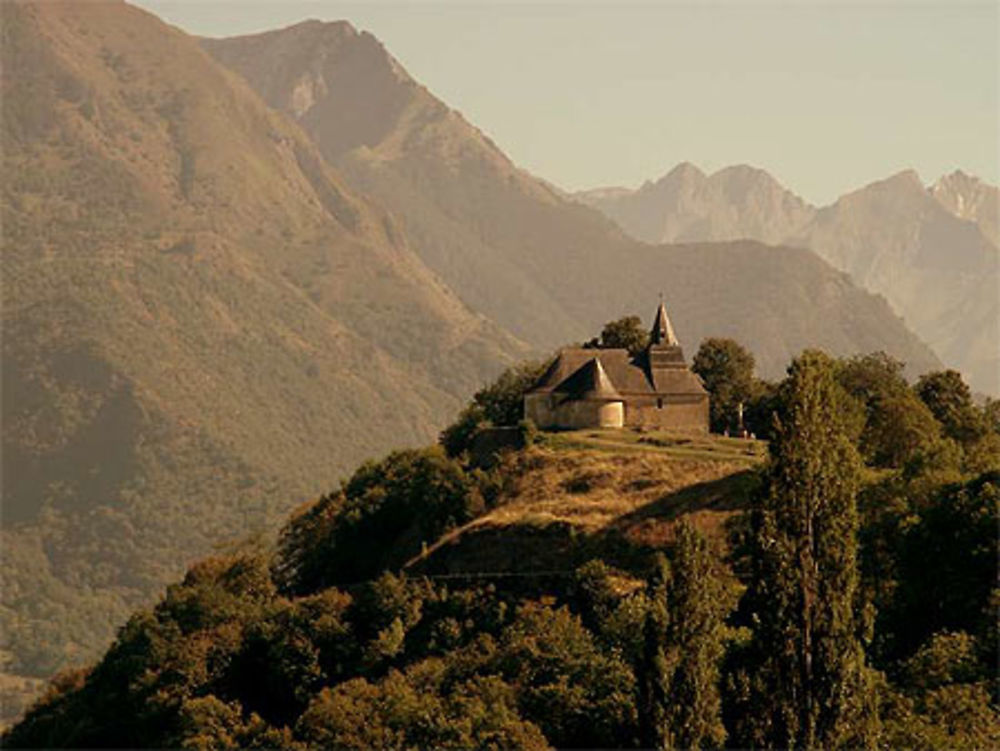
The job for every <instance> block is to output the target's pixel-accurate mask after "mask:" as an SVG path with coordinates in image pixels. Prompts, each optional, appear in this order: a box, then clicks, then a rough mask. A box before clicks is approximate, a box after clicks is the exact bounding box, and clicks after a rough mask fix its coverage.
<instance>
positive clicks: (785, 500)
mask: <svg viewBox="0 0 1000 751" xmlns="http://www.w3.org/2000/svg"><path fill="white" fill-rule="evenodd" d="M835 373H836V368H835V364H834V362H833V361H832V360H831V359H830V358H829V357H827V356H826V355H824V354H823V353H820V352H805V353H803V354H802V355H801V356H800V357H799V358H797V359H796V360H795V361H794V362H793V363H792V365H791V367H790V368H789V375H788V378H787V379H786V380H785V382H784V383H783V384H782V386H781V393H780V403H781V412H780V415H779V420H778V423H777V425H776V428H775V432H774V435H773V437H772V440H771V461H770V465H769V468H768V471H767V482H766V483H765V486H764V489H763V491H762V492H761V493H760V494H758V496H757V497H756V498H755V499H754V505H753V510H752V520H751V524H752V540H751V557H752V575H751V581H750V585H749V589H748V594H747V598H748V599H747V602H748V604H749V606H750V611H751V613H752V623H753V628H754V634H753V642H752V648H751V655H752V657H751V659H752V668H751V694H752V700H751V704H750V713H751V716H749V717H748V718H747V719H748V728H747V729H748V730H749V732H746V733H745V734H746V735H747V736H748V737H746V738H743V739H741V741H743V742H745V743H747V744H748V745H758V744H763V745H767V746H777V747H783V748H805V749H812V748H837V747H843V746H845V745H854V746H869V745H871V743H872V737H871V731H870V725H869V719H870V715H869V714H868V713H867V711H866V710H869V709H870V707H871V704H872V701H873V700H872V692H871V688H870V681H869V674H868V671H867V668H866V666H865V658H864V650H863V647H862V642H861V639H860V635H861V634H862V632H863V627H862V623H861V622H860V621H861V619H860V618H859V616H858V614H857V594H858V591H857V590H858V565H857V557H858V550H857V533H858V512H857V505H856V495H857V492H858V488H859V485H860V473H861V460H860V457H859V455H858V452H857V450H856V449H855V447H854V445H853V443H852V441H851V438H850V436H849V426H848V425H847V424H846V423H845V411H846V410H845V404H846V402H847V399H848V397H847V396H846V395H845V393H844V391H843V389H841V387H840V386H839V385H838V384H837V382H836V380H835Z"/></svg>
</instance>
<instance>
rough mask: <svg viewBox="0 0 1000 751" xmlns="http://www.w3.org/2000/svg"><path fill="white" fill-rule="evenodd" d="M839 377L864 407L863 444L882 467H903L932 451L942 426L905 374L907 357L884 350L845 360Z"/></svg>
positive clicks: (871, 460)
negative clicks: (903, 359) (896, 357)
mask: <svg viewBox="0 0 1000 751" xmlns="http://www.w3.org/2000/svg"><path fill="white" fill-rule="evenodd" d="M837 381H838V382H839V383H840V385H841V386H843V387H844V390H845V391H847V393H848V394H850V395H851V396H852V397H854V399H855V400H857V402H858V403H859V404H860V405H862V406H863V408H864V426H863V428H862V430H861V439H860V449H861V453H862V455H863V456H864V458H865V460H866V461H867V462H869V463H871V464H874V465H876V466H880V467H903V466H905V465H906V464H907V462H910V461H913V460H916V459H919V458H920V457H923V456H927V455H928V454H931V453H934V451H935V446H936V445H937V444H938V443H939V442H940V440H941V426H940V425H939V424H938V422H937V421H936V420H935V419H934V415H933V414H932V413H931V411H930V410H929V409H928V408H927V406H926V405H925V404H924V403H923V402H922V401H920V399H919V398H917V396H916V394H915V393H914V392H913V391H912V390H911V389H910V387H909V384H907V382H906V379H905V378H904V377H903V363H902V362H900V361H899V360H897V359H895V358H894V357H892V356H890V355H887V354H886V353H885V352H874V353H872V354H869V355H858V356H855V357H851V358H848V359H845V360H841V362H840V365H839V368H838V370H837Z"/></svg>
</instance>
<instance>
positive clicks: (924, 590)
mask: <svg viewBox="0 0 1000 751" xmlns="http://www.w3.org/2000/svg"><path fill="white" fill-rule="evenodd" d="M911 514H912V515H911V517H910V519H909V520H908V525H907V529H906V531H905V534H904V535H903V536H902V538H901V539H900V540H899V543H898V551H899V552H898V556H897V565H898V571H897V572H896V582H897V583H896V587H895V589H894V592H893V596H892V599H891V601H890V602H888V603H886V608H885V610H886V612H885V616H884V618H885V619H886V621H887V623H886V624H885V627H886V630H887V631H889V632H891V634H892V635H893V637H894V643H893V645H892V648H891V649H890V654H891V655H892V656H894V657H902V656H905V655H908V654H910V653H911V652H912V651H913V650H914V649H915V648H916V647H917V646H918V645H919V644H921V643H923V642H924V641H925V640H926V639H928V638H930V637H931V635H932V634H934V633H937V632H941V631H965V632H968V633H971V634H974V635H977V636H979V637H980V638H981V639H982V640H983V643H984V644H985V643H987V640H988V639H989V634H990V633H991V632H992V631H993V630H994V629H995V628H996V624H995V621H994V619H993V617H992V616H993V608H992V606H991V595H992V592H993V590H994V588H995V587H996V576H997V573H996V572H997V568H996V567H997V559H998V552H1000V548H998V542H997V529H998V527H1000V473H998V472H993V473H990V474H986V475H983V476H981V477H978V478H976V479H974V480H971V481H969V482H967V483H961V484H952V485H946V486H945V487H943V488H942V489H940V490H938V491H937V492H936V493H935V494H934V496H933V497H932V499H931V500H930V501H929V502H927V501H924V503H923V504H922V505H921V507H919V508H916V509H914V510H913V512H911ZM991 641H992V640H991ZM994 644H995V641H994ZM996 660H997V655H996V654H991V655H988V656H987V663H988V664H996Z"/></svg>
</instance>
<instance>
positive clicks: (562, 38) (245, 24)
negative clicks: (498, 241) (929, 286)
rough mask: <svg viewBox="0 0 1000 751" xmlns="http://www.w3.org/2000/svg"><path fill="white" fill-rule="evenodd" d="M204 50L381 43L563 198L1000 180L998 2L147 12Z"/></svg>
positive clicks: (199, 6) (269, 3) (811, 193)
mask: <svg viewBox="0 0 1000 751" xmlns="http://www.w3.org/2000/svg"><path fill="white" fill-rule="evenodd" d="M137 4H138V5H141V6H143V7H145V8H148V9H149V10H151V11H153V12H154V13H156V14H157V15H159V16H160V17H161V18H163V19H164V20H166V21H169V22H170V23H174V24H176V25H177V26H180V27H181V28H183V29H185V30H186V31H188V32H191V33H194V34H200V35H205V36H231V35H236V34H247V33H252V32H256V31H263V30H266V29H272V28H279V27H282V26H288V25H291V24H293V23H296V22H298V21H301V20H304V19H306V18H319V19H322V20H336V19H347V20H349V21H350V22H351V23H353V24H354V25H355V26H357V27H358V28H360V29H366V30H368V31H371V32H372V33H373V34H375V36H377V37H378V38H379V39H381V40H382V41H383V42H384V43H385V45H386V47H387V48H388V50H389V51H390V52H391V53H392V54H393V55H394V56H395V57H396V58H397V59H399V60H400V62H402V64H403V65H404V67H406V68H407V70H409V72H410V73H411V74H412V75H413V76H414V77H415V78H416V79H418V80H419V81H420V82H421V83H423V84H425V85H426V86H427V87H428V88H429V89H430V90H431V91H432V92H433V93H435V94H436V95H437V96H439V97H440V98H441V99H443V100H444V101H445V102H446V103H448V104H449V105H451V106H452V107H454V108H456V109H458V110H460V111H461V112H462V113H463V114H464V115H465V117H466V118H467V119H468V120H470V121H471V122H472V123H473V124H475V125H477V126H478V127H480V128H481V129H483V130H484V131H485V132H486V133H487V134H488V135H490V136H491V137H492V138H493V140H494V141H496V142H497V144H498V145H499V146H500V147H501V148H502V149H504V150H505V151H506V152H507V154H508V155H509V156H510V157H511V158H512V159H514V161H515V162H517V163H518V164H519V165H521V166H523V167H525V168H527V169H528V170H530V171H531V172H533V173H534V174H536V175H538V176H540V177H543V178H546V179H548V180H551V181H552V182H554V183H556V184H557V185H560V186H562V187H564V188H568V189H580V188H589V187H598V186H604V185H627V186H636V185H638V184H640V183H641V182H643V181H644V180H646V179H650V178H653V179H655V178H657V177H659V176H660V175H662V174H663V173H665V172H667V171H668V170H669V169H670V168H672V167H673V166H674V165H675V164H677V163H678V162H681V161H690V162H694V163H695V164H697V165H698V166H700V167H701V168H702V169H704V170H706V171H712V170H715V169H718V168H720V167H723V166H726V165H728V164H734V163H747V164H753V165H755V166H758V167H762V168H764V169H766V170H768V171H769V172H771V173H772V174H773V175H775V177H777V178H778V179H779V180H780V181H782V182H783V183H784V184H785V185H786V186H788V187H789V188H791V189H792V190H794V191H795V192H797V193H799V194H800V195H802V196H803V197H804V198H806V199H807V200H809V201H812V202H814V203H826V202H829V201H831V200H833V199H834V198H836V196H837V195H839V194H841V193H843V192H846V191H848V190H851V189H854V188H857V187H860V186H861V185H863V184H865V183H868V182H871V181H872V180H877V179H880V178H883V177H886V176H888V175H890V174H892V173H894V172H898V171H899V170H902V169H906V168H910V167H912V168H914V169H916V170H917V171H918V172H919V173H920V175H921V177H922V178H923V179H924V181H925V182H929V181H932V180H934V179H936V178H937V177H938V176H940V175H941V174H943V173H945V172H950V171H952V170H954V169H963V170H965V171H967V172H971V173H973V174H976V175H978V176H980V177H983V178H985V179H987V180H989V181H990V182H992V183H997V182H998V180H1000V165H998V161H1000V155H998V140H1000V94H998V86H1000V84H998V76H1000V74H998V69H1000V56H998V47H1000V42H998V39H1000V21H998V16H1000V14H998V3H997V2H996V1H995V0H992V1H989V2H985V3H976V4H973V3H963V2H959V1H955V0H952V1H950V2H938V3H920V4H918V3H913V2H902V1H901V0H883V1H882V2H878V3H857V2H844V1H843V0H842V1H841V2H837V3H819V2H815V1H812V2H808V1H801V2H770V3H765V2H757V1H751V0H741V1H740V2H735V1H730V2H686V3H681V2H658V3H653V2H633V3H620V2H615V3H612V2H581V1H580V0H576V1H574V2H548V3H526V2H496V1H495V0H494V1H493V2H486V1H483V0H479V1H474V0H466V1H465V2H436V3H432V2H421V1H418V0H411V1H410V2H378V1H373V0H369V2H364V3H358V2H328V1H326V0H312V1H303V0H284V1H279V0H250V1H249V2H244V1H243V0H141V2H138V3H137Z"/></svg>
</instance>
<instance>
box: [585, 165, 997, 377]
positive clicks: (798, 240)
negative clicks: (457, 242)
mask: <svg viewBox="0 0 1000 751" xmlns="http://www.w3.org/2000/svg"><path fill="white" fill-rule="evenodd" d="M575 198H576V199H577V200H579V201H582V202H583V203H586V204H587V205H590V206H593V207H595V208H597V209H599V210H600V211H601V212H603V213H604V214H606V215H607V216H608V217H609V218H611V219H613V220H614V221H616V222H617V223H618V224H619V226H621V227H622V228H623V229H624V230H625V231H626V232H628V233H629V234H630V235H632V236H633V237H636V238H638V239H641V240H646V241H650V242H657V241H664V240H677V239H685V240H688V241H700V240H719V239H734V238H738V237H744V238H751V239H755V240H760V241H762V242H768V243H778V244H788V245H795V246H801V247H805V248H809V249H810V250H813V251H815V252H816V253H818V254H819V255H820V256H822V257H823V258H824V259H826V260H827V261H829V262H830V263H831V264H833V266H835V267H836V268H838V269H841V270H843V271H846V272H847V273H848V274H850V276H851V278H852V279H853V280H854V281H855V282H856V283H857V284H860V285H861V286H863V287H865V288H866V289H869V290H871V291H873V292H876V293H879V294H882V295H884V296H885V298H886V299H887V300H888V301H889V302H890V303H891V304H892V306H893V308H894V309H895V310H896V311H898V312H899V314H900V315H902V316H903V318H904V320H905V321H906V324H907V325H908V327H909V328H910V329H911V330H913V331H915V332H916V333H917V334H918V335H919V336H920V337H921V338H922V339H923V340H924V341H926V342H927V343H928V344H930V345H931V347H932V348H933V349H934V350H935V352H936V354H937V355H938V356H940V357H941V358H942V359H943V360H944V361H945V362H946V363H947V364H948V365H950V366H952V367H957V368H959V369H960V370H961V371H962V372H963V373H965V375H966V377H967V378H968V379H969V380H970V382H971V383H972V384H973V386H974V387H975V388H977V389H980V390H982V391H985V392H988V393H998V391H1000V362H998V359H997V346H996V343H997V341H1000V331H998V328H997V327H998V323H997V321H998V315H1000V310H998V305H997V300H998V296H1000V277H998V265H997V257H998V255H1000V253H998V250H997V244H996V236H997V229H996V216H997V203H998V200H1000V199H998V192H997V189H996V188H994V187H992V186H989V185H986V184H985V183H983V182H981V181H980V180H978V179H976V178H973V177H970V176H968V175H965V174H963V173H961V172H955V173H953V174H951V175H948V176H945V177H943V178H941V179H940V180H938V181H937V182H936V183H935V184H934V185H933V186H931V187H930V188H929V189H925V188H924V186H923V185H922V184H921V182H920V180H919V178H918V177H917V175H916V173H914V172H903V173H900V174H899V175H896V176H894V177H892V178H889V179H888V180H883V181H880V182H877V183H873V184H872V185H869V186H866V187H865V188H862V189H861V190H858V191H855V192H853V193H850V194H848V195H845V196H843V197H842V198H840V199H839V200H838V201H837V202H836V203H834V204H833V205H831V206H827V207H823V208H820V209H816V208H814V207H811V206H809V205H808V204H805V203H804V202H803V201H801V200H800V199H798V198H797V197H796V196H795V195H794V194H792V193H790V192H789V191H787V190H785V189H784V188H782V187H781V186H780V185H779V184H778V183H777V181H775V180H774V178H772V177H771V176H770V175H768V174H767V173H766V172H763V171H762V170H757V169H753V168H750V167H745V166H736V167H727V168H726V169H723V170H720V171H718V172H716V173H715V174H713V175H711V176H710V177H706V176H705V175H703V174H702V173H701V172H700V171H699V170H698V169H697V168H696V167H693V166H692V165H690V164H686V163H685V164H681V165H678V166H677V167H676V168H674V169H673V170H672V171H671V172H669V173H668V174H667V175H666V176H664V177H663V178H661V179H660V180H658V181H657V182H655V183H646V184H645V185H643V186H642V187H641V188H639V189H638V190H634V191H633V190H626V189H623V188H599V189H596V190H592V191H584V192H582V193H577V194H575ZM990 238H992V240H991V239H990Z"/></svg>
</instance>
